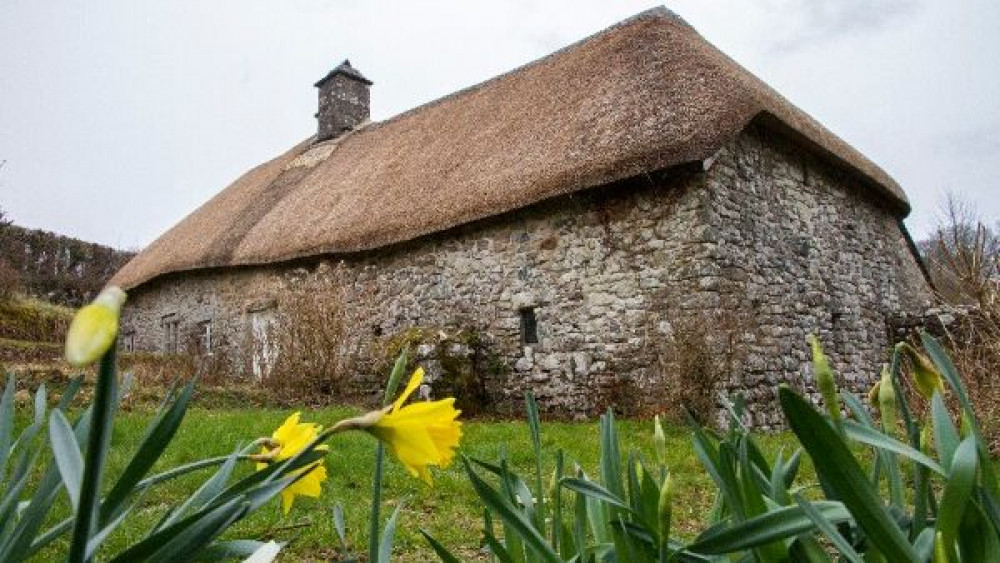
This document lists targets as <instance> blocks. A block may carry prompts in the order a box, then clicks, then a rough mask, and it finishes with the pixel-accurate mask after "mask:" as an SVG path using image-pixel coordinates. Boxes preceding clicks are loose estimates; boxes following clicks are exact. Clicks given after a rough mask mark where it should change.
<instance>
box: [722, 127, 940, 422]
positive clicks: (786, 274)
mask: <svg viewBox="0 0 1000 563" xmlns="http://www.w3.org/2000/svg"><path fill="white" fill-rule="evenodd" d="M707 183H708V185H709V186H710V189H709V190H708V192H709V193H710V194H711V195H712V201H711V204H710V206H709V208H710V209H711V219H710V223H711V228H710V231H711V235H710V236H711V238H712V239H713V240H714V241H716V245H715V246H714V247H713V249H712V262H713V263H714V264H717V265H718V267H719V279H720V283H719V286H718V288H719V290H720V294H721V296H722V298H723V299H725V297H726V296H727V295H728V296H729V297H730V300H731V301H733V302H737V303H741V304H742V305H743V307H745V308H746V310H747V311H748V312H749V313H750V314H751V316H752V318H753V321H754V322H753V326H752V328H751V330H748V331H747V332H746V334H745V335H744V338H743V341H742V346H743V347H744V349H745V354H746V356H745V364H744V367H743V369H742V370H741V371H738V372H734V373H733V374H732V375H731V376H730V377H729V379H728V381H726V382H725V384H724V387H725V388H726V390H727V391H729V392H730V393H732V392H735V391H737V390H743V392H744V393H745V394H746V395H747V399H748V402H749V403H750V404H751V405H752V407H751V410H752V411H753V412H754V417H755V420H754V423H755V424H756V425H758V426H773V425H778V424H781V419H780V413H779V412H778V411H777V409H776V408H774V405H775V402H776V401H775V399H776V397H775V393H774V392H775V389H776V387H777V385H778V384H779V383H789V384H791V385H793V386H795V387H798V388H799V389H800V390H803V391H806V392H809V393H811V394H812V396H813V399H814V400H815V401H817V402H818V401H819V395H818V393H817V392H816V390H815V387H814V385H813V379H812V375H811V373H810V371H811V366H810V362H809V353H808V349H807V347H806V346H805V338H806V336H807V335H808V334H816V335H817V336H818V337H819V338H820V340H821V342H822V343H823V346H824V350H825V351H826V352H827V355H828V356H830V360H831V364H832V366H833V368H834V371H835V372H836V374H837V375H838V378H839V382H840V384H841V385H844V386H846V387H847V388H849V389H853V390H856V391H866V390H867V389H869V388H870V387H871V385H872V384H873V383H874V378H875V377H877V375H878V374H879V371H880V366H881V365H882V363H883V362H885V361H887V359H888V352H889V347H890V345H891V342H890V338H891V336H890V324H891V320H892V318H893V317H894V316H895V315H896V314H898V313H899V312H901V311H917V310H923V309H924V308H925V307H926V306H927V304H929V302H930V300H931V292H930V288H929V286H928V284H927V282H926V280H925V278H924V277H923V274H922V272H921V271H920V269H919V266H918V264H917V262H916V261H915V259H914V257H913V255H912V254H911V253H910V251H909V248H908V247H907V242H906V239H905V238H904V235H903V233H902V231H901V229H900V227H899V225H898V223H897V221H896V220H895V219H894V218H893V217H892V215H891V214H889V213H888V212H887V211H886V210H885V209H884V208H883V206H882V204H880V203H879V201H878V200H877V199H876V198H875V197H873V196H872V195H871V188H867V187H863V186H860V185H859V184H858V182H857V181H856V180H853V179H851V178H850V177H847V176H846V175H845V174H843V173H841V172H840V171H839V170H837V169H834V168H833V167H831V166H830V165H827V164H826V163H825V162H823V161H820V160H819V159H818V158H817V157H815V156H813V155H811V154H809V153H806V152H804V151H802V150H801V149H798V148H797V147H795V145H794V144H793V143H792V142H791V141H789V140H788V139H786V138H783V137H782V136H780V135H777V134H775V133H772V132H770V131H769V130H767V129H764V128H762V127H757V128H753V129H750V130H749V131H748V132H746V133H744V134H743V135H741V136H740V137H739V138H738V139H737V140H736V141H735V142H734V143H732V144H731V145H730V146H729V147H727V148H726V149H724V150H723V151H722V152H721V153H720V154H718V155H717V157H716V159H715V161H714V163H713V165H712V167H711V170H710V172H709V174H708V180H707ZM748 328H750V327H748ZM768 405H770V406H771V407H770V408H769V407H768Z"/></svg>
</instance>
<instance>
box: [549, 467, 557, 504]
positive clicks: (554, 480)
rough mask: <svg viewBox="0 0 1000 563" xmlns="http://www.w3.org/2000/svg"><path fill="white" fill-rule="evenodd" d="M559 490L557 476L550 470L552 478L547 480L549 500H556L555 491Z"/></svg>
mask: <svg viewBox="0 0 1000 563" xmlns="http://www.w3.org/2000/svg"><path fill="white" fill-rule="evenodd" d="M558 488H559V476H558V475H557V474H556V470H555V469H553V470H552V477H550V478H549V491H548V492H549V498H550V499H555V498H556V491H557V489H558Z"/></svg>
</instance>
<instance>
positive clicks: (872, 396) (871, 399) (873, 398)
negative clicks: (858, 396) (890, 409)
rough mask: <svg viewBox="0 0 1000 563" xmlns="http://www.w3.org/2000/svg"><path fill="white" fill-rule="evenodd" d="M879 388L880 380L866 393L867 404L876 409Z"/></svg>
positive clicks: (880, 385)
mask: <svg viewBox="0 0 1000 563" xmlns="http://www.w3.org/2000/svg"><path fill="white" fill-rule="evenodd" d="M881 387H882V380H881V379H880V380H878V381H876V382H875V385H872V388H871V389H870V390H869V391H868V404H869V405H871V406H873V407H875V408H878V393H879V389H881Z"/></svg>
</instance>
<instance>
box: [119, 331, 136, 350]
mask: <svg viewBox="0 0 1000 563" xmlns="http://www.w3.org/2000/svg"><path fill="white" fill-rule="evenodd" d="M122 349H123V350H125V352H127V353H129V354H131V353H132V352H135V331H128V332H126V333H125V334H123V335H122Z"/></svg>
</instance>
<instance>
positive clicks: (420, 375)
mask: <svg viewBox="0 0 1000 563" xmlns="http://www.w3.org/2000/svg"><path fill="white" fill-rule="evenodd" d="M423 380H424V368H417V369H415V370H413V375H411V376H410V381H409V383H407V384H406V389H404V390H403V393H402V394H400V396H399V398H398V399H396V400H395V401H393V403H392V412H396V411H398V410H399V408H400V407H402V406H403V403H405V402H406V400H407V399H409V398H410V395H412V394H413V392H414V391H416V390H417V387H420V383H421V382H422V381H423Z"/></svg>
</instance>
